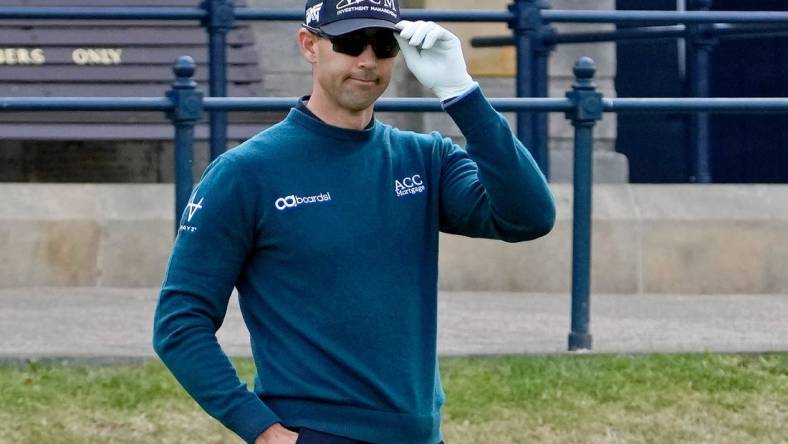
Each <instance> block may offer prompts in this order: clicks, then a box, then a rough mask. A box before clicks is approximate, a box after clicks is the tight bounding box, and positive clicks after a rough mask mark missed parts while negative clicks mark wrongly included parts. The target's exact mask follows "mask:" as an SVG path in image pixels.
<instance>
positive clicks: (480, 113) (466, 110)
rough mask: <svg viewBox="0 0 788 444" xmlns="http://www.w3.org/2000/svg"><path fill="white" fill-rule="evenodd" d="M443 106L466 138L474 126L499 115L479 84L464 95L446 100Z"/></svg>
mask: <svg viewBox="0 0 788 444" xmlns="http://www.w3.org/2000/svg"><path fill="white" fill-rule="evenodd" d="M443 107H444V109H445V110H446V112H447V113H448V114H449V116H451V118H452V120H454V122H455V123H456V124H457V127H459V128H460V131H462V134H463V135H464V136H466V138H467V136H468V133H469V132H471V131H472V130H473V128H474V127H476V126H478V125H480V124H482V125H483V124H485V123H486V122H488V121H489V120H490V118H494V116H496V115H497V111H495V109H494V108H493V107H492V105H491V104H490V102H489V101H487V98H486V97H485V96H484V93H483V92H482V89H481V87H479V86H478V84H477V85H476V87H475V88H471V89H470V90H469V91H468V92H467V93H465V94H463V95H462V96H458V97H455V98H454V99H450V100H448V101H447V102H444V105H443Z"/></svg>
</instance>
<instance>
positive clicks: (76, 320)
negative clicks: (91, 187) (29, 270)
mask: <svg viewBox="0 0 788 444" xmlns="http://www.w3.org/2000/svg"><path fill="white" fill-rule="evenodd" d="M156 292H157V289H107V288H24V289H4V290H0V338H2V339H0V358H2V359H12V360H16V359H20V358H21V359H27V358H46V357H75V358H98V359H116V358H129V357H131V358H137V357H142V358H145V357H151V356H154V354H153V350H152V349H151V346H150V332H151V321H152V317H153V310H154V307H155V304H156ZM591 306H592V314H591V332H592V334H593V337H594V347H593V348H594V352H685V351H693V352H700V351H720V352H734V351H737V352H751V351H788V295H593V296H592V303H591ZM438 316H439V335H438V351H439V353H440V354H442V355H466V354H499V353H562V352H565V351H566V340H567V339H566V338H567V334H568V332H569V296H568V295H564V294H530V293H482V292H476V293H466V292H442V293H441V294H440V304H439V314H438ZM218 336H219V341H220V342H221V344H222V346H223V347H224V349H225V351H226V352H227V354H229V355H232V356H245V355H248V354H249V339H248V334H247V333H246V330H245V327H244V325H243V322H242V320H241V316H240V312H239V310H238V304H237V300H236V298H235V297H233V299H232V300H231V305H230V308H229V310H228V317H227V319H226V321H225V324H224V326H223V327H222V329H221V330H220V331H219V334H218Z"/></svg>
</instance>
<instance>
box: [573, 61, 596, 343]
mask: <svg viewBox="0 0 788 444" xmlns="http://www.w3.org/2000/svg"><path fill="white" fill-rule="evenodd" d="M595 71H596V67H595V66H594V61H593V60H591V59H590V58H588V57H581V58H580V59H579V60H578V61H577V62H576V63H575V66H574V74H575V82H574V84H573V85H572V90H571V91H569V92H567V93H566V96H567V97H568V98H569V99H571V100H572V101H573V103H574V105H575V109H574V110H573V111H570V112H569V113H567V118H569V119H571V120H572V126H574V127H575V152H574V186H573V191H574V201H573V206H574V207H573V211H572V325H571V331H570V333H569V351H582V350H590V349H591V342H592V337H591V333H590V323H591V220H592V219H591V215H592V208H591V207H592V184H593V150H594V125H596V122H597V121H598V120H600V119H602V112H603V104H602V95H601V94H600V93H598V92H597V90H596V85H595V84H594V81H593V80H594V73H595Z"/></svg>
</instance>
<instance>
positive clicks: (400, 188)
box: [394, 174, 427, 197]
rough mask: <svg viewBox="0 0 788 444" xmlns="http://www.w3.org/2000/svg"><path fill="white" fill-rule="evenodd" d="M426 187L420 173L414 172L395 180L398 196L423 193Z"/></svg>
mask: <svg viewBox="0 0 788 444" xmlns="http://www.w3.org/2000/svg"><path fill="white" fill-rule="evenodd" d="M426 188H427V187H426V186H425V185H424V182H423V181H422V180H421V175H419V174H414V175H412V176H408V177H405V178H402V179H400V180H395V181H394V192H395V193H396V194H397V197H402V196H407V195H408V194H416V193H423V192H424V190H425V189H426Z"/></svg>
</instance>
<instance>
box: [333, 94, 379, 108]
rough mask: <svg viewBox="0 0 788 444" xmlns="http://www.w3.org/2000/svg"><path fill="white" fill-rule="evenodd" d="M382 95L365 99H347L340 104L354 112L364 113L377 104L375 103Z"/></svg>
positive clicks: (357, 97) (365, 97)
mask: <svg viewBox="0 0 788 444" xmlns="http://www.w3.org/2000/svg"><path fill="white" fill-rule="evenodd" d="M380 96H381V94H375V95H374V96H364V97H359V96H356V97H345V99H344V100H342V101H340V104H341V105H342V106H343V107H344V108H347V109H349V110H352V111H364V110H365V109H367V108H369V107H370V106H372V105H374V104H375V101H376V100H378V98H379V97H380Z"/></svg>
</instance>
